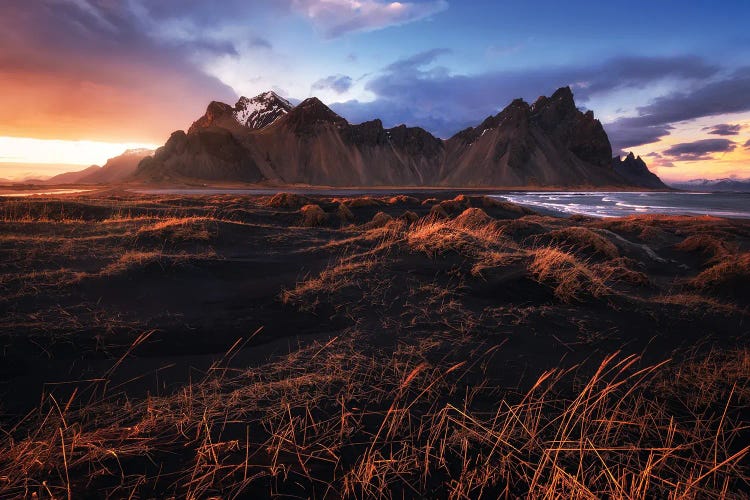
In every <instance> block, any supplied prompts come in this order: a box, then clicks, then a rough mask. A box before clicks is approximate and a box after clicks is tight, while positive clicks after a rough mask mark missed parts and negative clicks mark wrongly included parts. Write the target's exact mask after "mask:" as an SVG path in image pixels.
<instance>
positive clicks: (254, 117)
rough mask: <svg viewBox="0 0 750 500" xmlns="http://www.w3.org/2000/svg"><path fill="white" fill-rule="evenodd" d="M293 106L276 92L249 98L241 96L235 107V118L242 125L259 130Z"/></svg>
mask: <svg viewBox="0 0 750 500" xmlns="http://www.w3.org/2000/svg"><path fill="white" fill-rule="evenodd" d="M292 108H293V106H292V105H291V103H290V102H289V101H287V100H286V99H284V98H282V97H279V95H278V94H276V92H273V91H268V92H264V93H262V94H260V95H257V96H255V97H253V98H252V99H249V98H247V97H245V96H242V97H240V99H239V100H238V101H237V104H236V105H235V107H234V118H235V120H237V122H239V123H240V125H245V126H246V127H250V128H252V129H255V130H259V129H262V128H265V127H267V126H268V125H270V124H272V123H273V122H275V121H276V120H278V119H279V118H281V117H282V116H284V115H285V114H287V113H289V111H291V110H292Z"/></svg>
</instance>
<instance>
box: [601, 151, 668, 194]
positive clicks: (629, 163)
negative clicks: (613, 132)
mask: <svg viewBox="0 0 750 500" xmlns="http://www.w3.org/2000/svg"><path fill="white" fill-rule="evenodd" d="M612 168H613V169H614V170H615V172H617V173H618V174H619V175H620V176H621V177H623V178H624V179H625V180H627V181H628V182H630V183H631V184H634V185H636V186H643V187H645V188H650V189H669V188H668V187H667V185H666V184H664V183H663V182H662V181H661V179H659V177H658V176H657V175H656V174H654V173H653V172H651V171H650V170H649V169H648V167H647V166H646V162H645V161H643V159H641V157H640V156H638V157H636V156H635V155H634V154H633V153H632V152H630V153H629V154H628V155H627V156H626V157H625V158H624V159H621V158H620V157H619V156H616V157H614V158H612Z"/></svg>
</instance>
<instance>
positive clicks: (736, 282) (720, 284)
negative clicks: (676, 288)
mask: <svg viewBox="0 0 750 500" xmlns="http://www.w3.org/2000/svg"><path fill="white" fill-rule="evenodd" d="M689 285H690V286H692V287H694V288H697V289H699V290H705V291H710V292H715V293H719V294H721V295H733V296H737V297H742V298H749V297H750V253H743V254H740V255H737V256H732V257H730V258H728V259H726V260H724V261H723V262H721V263H719V264H716V265H714V266H712V267H710V268H708V269H706V270H705V271H703V272H701V273H700V274H699V275H698V276H696V277H695V278H693V279H692V280H691V281H690V283H689Z"/></svg>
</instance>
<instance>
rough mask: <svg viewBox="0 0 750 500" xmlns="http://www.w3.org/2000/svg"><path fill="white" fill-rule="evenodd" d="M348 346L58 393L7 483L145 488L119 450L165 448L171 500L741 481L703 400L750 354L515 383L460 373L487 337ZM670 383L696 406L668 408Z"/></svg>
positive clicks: (738, 396)
mask: <svg viewBox="0 0 750 500" xmlns="http://www.w3.org/2000/svg"><path fill="white" fill-rule="evenodd" d="M357 342H358V340H357V338H356V336H354V337H348V338H341V337H334V338H332V339H331V340H330V341H328V342H325V343H323V342H321V343H313V344H312V345H310V346H308V347H305V348H302V349H300V350H299V351H297V352H294V353H292V354H290V355H288V356H286V357H285V358H284V359H282V360H279V361H277V362H274V363H270V364H267V365H263V366H262V367H259V368H257V369H247V370H241V371H237V372H236V371H233V370H227V368H226V367H225V366H224V364H223V363H224V360H221V361H219V362H217V363H216V364H215V365H214V366H213V367H212V370H211V371H210V372H209V374H208V375H207V376H206V378H205V379H204V380H202V381H199V382H195V383H193V384H191V385H189V386H187V387H185V388H183V389H182V390H180V391H178V392H177V393H175V394H174V395H171V396H161V397H149V398H148V399H147V400H144V401H128V400H125V401H121V400H117V399H116V398H114V399H112V398H110V399H105V400H103V401H101V402H94V403H88V404H86V405H84V406H79V405H78V402H77V401H76V400H75V398H71V400H69V401H59V402H58V401H55V400H54V399H53V398H51V397H50V398H48V399H47V400H46V401H45V405H44V406H43V407H42V408H41V411H40V413H39V414H38V417H36V416H29V417H28V421H27V422H26V425H20V426H18V427H17V428H15V429H11V430H10V431H9V432H7V433H6V434H4V436H3V437H2V438H1V439H2V441H0V443H1V444H0V495H3V496H7V497H13V496H25V495H31V494H33V493H36V494H38V495H49V496H55V497H61V496H62V497H64V496H66V495H68V494H71V495H72V494H73V493H74V492H75V493H77V492H80V491H82V489H83V488H84V487H85V485H86V484H87V483H88V482H89V481H91V480H92V479H93V480H95V479H96V478H101V477H107V478H110V480H114V482H115V484H116V486H114V487H110V492H111V493H112V494H114V495H115V496H120V497H128V496H129V495H137V494H138V491H139V488H142V487H143V488H148V487H154V486H155V481H157V477H156V476H147V475H142V474H137V473H136V474H135V475H132V474H126V473H124V469H123V468H122V466H123V464H125V463H132V461H133V460H136V459H139V458H140V459H141V460H148V459H151V460H160V459H163V457H165V456H168V455H169V454H170V453H172V452H173V451H179V452H180V453H181V454H182V455H183V460H182V461H181V463H182V466H181V467H179V468H178V469H177V470H173V471H171V472H169V475H168V478H167V485H166V486H162V487H163V488H166V489H167V491H169V492H170V493H171V494H172V495H177V496H179V497H181V498H205V497H208V496H212V495H213V496H216V495H218V496H221V497H226V498H234V497H237V496H244V495H248V494H256V495H257V494H261V492H264V491H265V493H262V494H273V491H274V489H273V486H272V485H273V484H275V483H284V482H285V481H286V480H292V481H293V482H294V483H296V484H297V485H299V486H301V487H302V488H303V489H304V490H305V491H307V495H314V496H317V495H316V494H315V493H314V492H316V491H317V492H318V494H319V495H322V494H323V493H324V492H326V495H328V496H335V497H343V498H362V497H368V498H382V497H392V496H401V495H404V494H405V495H407V496H414V497H422V496H431V495H433V494H435V493H436V492H443V493H442V495H443V496H445V497H447V498H451V499H453V498H455V499H461V498H479V497H491V498H497V497H511V498H512V497H517V496H527V497H529V498H615V499H648V498H722V497H726V496H728V495H732V494H733V493H735V492H737V491H738V488H740V487H741V486H742V483H743V481H744V480H746V478H747V476H746V468H745V464H744V460H745V458H746V456H747V454H748V451H750V447H748V446H747V443H743V442H742V441H741V440H739V438H738V436H739V435H740V434H739V433H741V432H743V429H742V425H741V424H740V423H737V422H735V420H734V417H733V416H732V415H733V414H730V413H729V412H727V411H725V412H723V413H719V414H711V413H709V412H706V411H705V410H704V409H705V407H706V404H709V403H718V404H719V405H720V406H722V407H724V408H731V407H733V406H734V405H741V404H746V402H747V383H748V365H747V363H748V359H749V358H748V355H747V352H739V353H737V356H728V357H725V358H718V357H711V356H709V357H708V358H706V359H696V360H695V361H694V362H693V364H681V365H677V366H672V365H670V364H669V363H668V362H664V363H659V364H656V365H651V366H645V367H644V366H641V365H640V363H639V359H638V358H637V357H635V356H619V355H617V354H614V355H611V356H607V357H605V358H604V360H603V361H602V362H601V364H600V366H598V368H596V369H593V370H591V372H590V375H587V376H586V377H585V378H582V379H578V380H577V381H576V382H575V383H573V379H572V375H571V369H570V368H568V369H559V370H552V371H549V372H545V373H543V374H542V375H541V376H540V377H539V378H538V380H537V381H536V383H535V384H533V385H532V386H531V388H530V389H529V390H528V391H526V392H525V393H523V394H518V395H516V394H513V393H511V392H507V391H504V390H502V389H501V388H498V387H493V386H491V385H489V384H488V383H487V382H481V381H480V382H478V383H465V382H463V380H464V376H465V375H466V374H467V373H468V372H469V371H470V370H471V369H472V366H474V363H476V362H477V361H481V359H482V358H484V357H486V356H488V355H489V354H491V351H492V350H490V351H489V352H488V353H485V354H484V355H480V357H479V358H478V359H476V360H469V359H465V360H453V361H446V362H444V363H438V364H435V363H433V362H430V361H428V360H427V359H426V358H425V353H426V352H428V351H429V350H430V349H431V347H430V344H424V345H410V346H406V345H404V346H402V347H401V348H399V349H398V350H396V351H395V352H394V353H393V354H392V355H384V353H382V354H378V353H373V354H364V353H362V352H360V351H359V350H358V349H357ZM232 352H233V351H230V352H229V353H228V354H227V358H228V357H231V355H232ZM704 376H707V377H708V379H707V380H703V377H704ZM652 389H657V390H658V394H662V395H664V397H659V396H655V394H654V392H653V390H652ZM673 392H674V397H679V398H680V399H679V400H680V401H681V402H682V403H683V404H685V405H686V409H685V413H686V414H691V412H692V415H693V418H691V419H680V418H676V415H675V413H674V412H673V410H671V409H670V408H671V406H670V404H668V401H675V399H667V398H671V397H672V396H673ZM453 393H459V394H461V395H462V396H461V397H460V398H458V399H456V398H451V397H450V396H449V395H450V394H453ZM487 397H491V398H492V400H493V401H494V403H493V404H492V405H491V406H490V407H487V406H486V404H484V403H481V401H486V400H487ZM232 429H236V431H232ZM82 471H85V475H86V476H87V478H86V479H83V480H81V479H78V480H74V479H73V478H81V472H82ZM146 491H148V490H146ZM251 492H253V493H251Z"/></svg>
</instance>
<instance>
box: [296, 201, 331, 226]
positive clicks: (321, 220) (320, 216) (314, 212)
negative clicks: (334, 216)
mask: <svg viewBox="0 0 750 500" xmlns="http://www.w3.org/2000/svg"><path fill="white" fill-rule="evenodd" d="M299 212H300V214H301V215H302V221H301V224H302V226H305V227H316V226H322V225H323V224H325V223H326V222H327V221H328V214H327V213H325V212H324V211H323V209H322V208H320V205H305V206H304V207H302V208H300V210H299Z"/></svg>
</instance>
